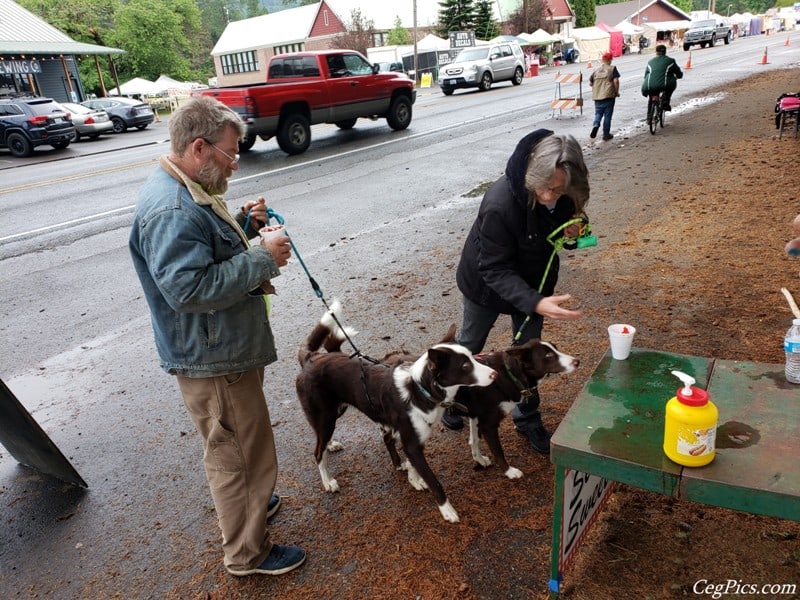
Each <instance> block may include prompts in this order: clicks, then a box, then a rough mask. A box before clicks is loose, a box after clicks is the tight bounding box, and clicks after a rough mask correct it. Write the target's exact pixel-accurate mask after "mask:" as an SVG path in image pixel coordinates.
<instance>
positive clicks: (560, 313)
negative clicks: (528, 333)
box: [536, 294, 583, 321]
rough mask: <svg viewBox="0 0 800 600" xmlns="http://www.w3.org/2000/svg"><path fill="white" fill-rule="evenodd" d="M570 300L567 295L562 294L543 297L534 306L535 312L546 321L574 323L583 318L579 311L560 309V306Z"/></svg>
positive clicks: (570, 297)
mask: <svg viewBox="0 0 800 600" xmlns="http://www.w3.org/2000/svg"><path fill="white" fill-rule="evenodd" d="M568 300H572V296H570V295H569V294H562V295H561V296H545V297H544V298H542V299H541V300H540V301H539V304H537V305H536V312H537V313H539V314H540V315H542V316H543V317H547V318H548V319H557V320H561V321H576V320H578V319H580V318H581V317H582V316H583V313H582V312H581V311H579V310H569V309H567V308H561V306H560V304H562V303H563V302H567V301H568Z"/></svg>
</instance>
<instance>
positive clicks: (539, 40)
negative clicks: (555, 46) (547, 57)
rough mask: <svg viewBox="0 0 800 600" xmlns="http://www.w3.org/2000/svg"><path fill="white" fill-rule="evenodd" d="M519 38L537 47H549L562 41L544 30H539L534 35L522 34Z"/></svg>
mask: <svg viewBox="0 0 800 600" xmlns="http://www.w3.org/2000/svg"><path fill="white" fill-rule="evenodd" d="M519 37H521V38H525V39H526V40H528V41H529V42H530V43H531V44H532V45H535V46H547V45H548V44H552V43H553V42H558V41H560V40H559V38H558V37H557V36H555V35H552V34H549V33H547V32H546V31H545V30H544V29H537V30H536V31H534V32H533V33H520V34H519Z"/></svg>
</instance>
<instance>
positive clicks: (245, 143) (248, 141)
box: [239, 135, 256, 153]
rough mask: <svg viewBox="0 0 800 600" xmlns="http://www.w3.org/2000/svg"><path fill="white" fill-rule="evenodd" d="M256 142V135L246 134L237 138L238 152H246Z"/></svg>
mask: <svg viewBox="0 0 800 600" xmlns="http://www.w3.org/2000/svg"><path fill="white" fill-rule="evenodd" d="M255 143H256V136H254V135H247V136H245V137H243V138H242V139H240V140H239V152H240V153H242V152H247V151H248V150H250V148H252V147H253V144H255Z"/></svg>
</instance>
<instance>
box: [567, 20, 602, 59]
mask: <svg viewBox="0 0 800 600" xmlns="http://www.w3.org/2000/svg"><path fill="white" fill-rule="evenodd" d="M570 35H572V38H573V39H574V40H575V46H576V47H577V48H578V51H579V52H580V54H579V59H578V60H580V61H581V62H586V61H589V60H600V57H601V56H602V55H603V53H604V52H608V51H609V48H610V47H611V35H610V34H609V33H608V32H607V31H603V30H602V29H600V28H599V27H579V28H577V29H573V30H572V31H571V32H570Z"/></svg>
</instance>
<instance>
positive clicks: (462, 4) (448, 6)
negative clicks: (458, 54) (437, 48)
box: [438, 0, 475, 37]
mask: <svg viewBox="0 0 800 600" xmlns="http://www.w3.org/2000/svg"><path fill="white" fill-rule="evenodd" d="M439 6H440V7H441V8H440V10H439V29H438V32H439V35H441V36H443V37H448V35H449V33H450V32H451V31H471V30H472V31H474V29H475V5H474V3H473V0H442V1H441V2H439Z"/></svg>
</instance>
